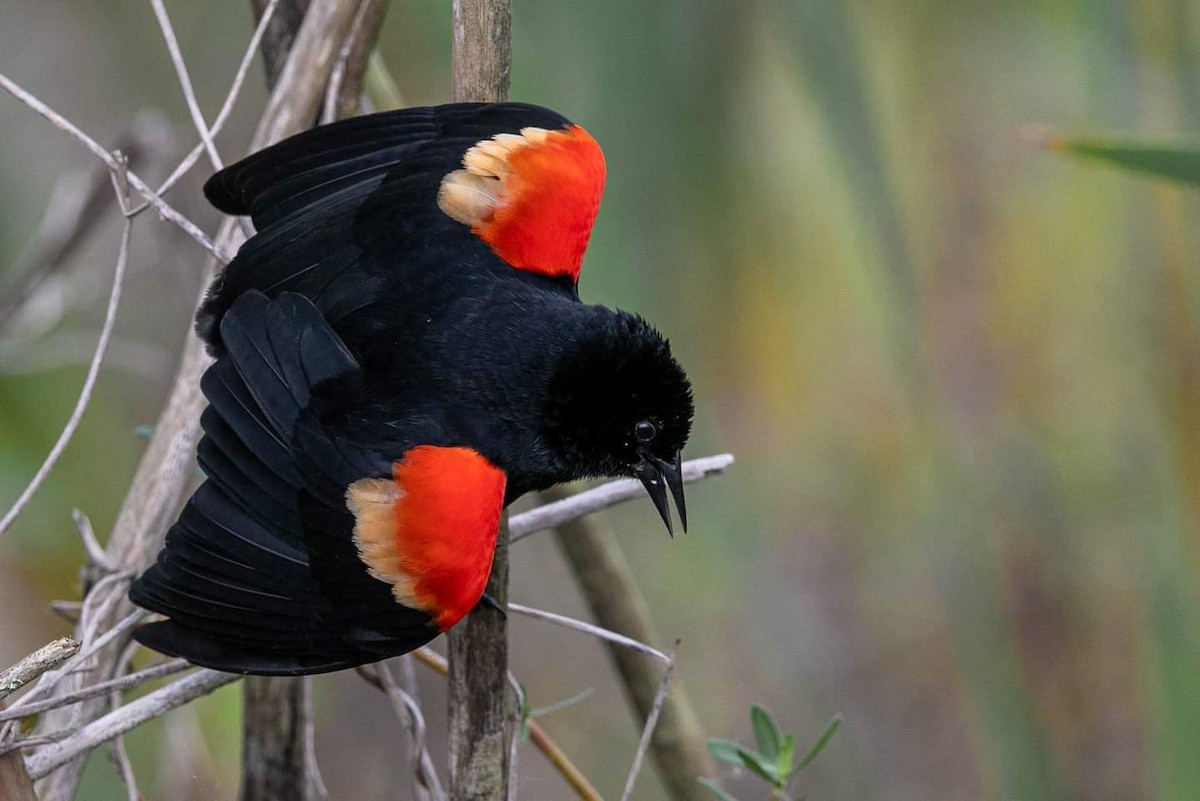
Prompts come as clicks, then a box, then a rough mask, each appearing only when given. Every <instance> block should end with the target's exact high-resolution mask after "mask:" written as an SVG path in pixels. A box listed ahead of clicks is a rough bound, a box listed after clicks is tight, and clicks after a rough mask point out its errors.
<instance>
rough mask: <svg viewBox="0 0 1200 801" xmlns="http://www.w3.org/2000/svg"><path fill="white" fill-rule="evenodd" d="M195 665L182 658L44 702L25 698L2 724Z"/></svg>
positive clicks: (2, 713) (0, 717)
mask: <svg viewBox="0 0 1200 801" xmlns="http://www.w3.org/2000/svg"><path fill="white" fill-rule="evenodd" d="M191 666H192V665H191V664H190V663H189V662H187V661H186V660H183V659H172V660H170V661H168V662H162V663H161V664H158V665H154V666H152V667H148V668H145V669H143V670H139V671H137V672H136V673H129V674H126V675H124V676H121V677H120V678H116V679H110V680H109V681H103V682H100V683H99V684H93V685H91V686H89V687H84V688H83V689H82V690H78V691H77V692H73V693H69V694H67V695H61V696H58V697H56V698H47V699H46V700H44V701H32V702H28V703H26V699H24V698H22V699H21V700H20V701H19V702H18V703H16V704H14V705H13V706H12V708H10V709H5V710H3V711H0V722H3V721H6V720H19V719H21V718H27V717H29V716H30V715H38V714H41V713H42V712H45V711H46V710H48V709H58V708H59V707H61V706H70V705H71V704H77V703H79V702H80V701H86V700H88V699H89V698H98V697H99V696H101V695H105V694H107V693H110V692H113V691H116V690H129V689H132V688H134V687H137V686H140V685H142V684H145V683H146V682H148V681H154V680H155V679H161V678H163V677H164V676H171V675H173V674H175V673H181V672H183V671H185V670H187V669H188V668H190V667H191Z"/></svg>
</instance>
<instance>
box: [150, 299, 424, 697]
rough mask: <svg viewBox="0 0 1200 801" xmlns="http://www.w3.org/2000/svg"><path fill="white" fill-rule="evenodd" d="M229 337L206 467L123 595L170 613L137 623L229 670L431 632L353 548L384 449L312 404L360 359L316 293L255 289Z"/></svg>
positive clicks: (206, 420) (348, 653) (368, 651)
mask: <svg viewBox="0 0 1200 801" xmlns="http://www.w3.org/2000/svg"><path fill="white" fill-rule="evenodd" d="M221 333H222V336H223V338H224V341H225V343H226V345H227V349H228V350H227V353H226V354H225V355H224V356H222V357H221V358H219V359H218V360H217V361H216V362H215V363H214V364H213V365H212V367H210V368H209V370H208V371H207V372H206V374H205V376H204V378H203V380H202V382H201V386H202V388H203V389H204V392H205V394H206V395H207V397H208V399H209V401H210V406H209V408H208V409H207V410H206V411H205V414H204V415H203V417H202V418H201V425H202V427H203V429H204V432H205V436H204V438H203V440H202V441H201V444H200V447H199V457H200V460H201V465H202V466H203V468H204V469H205V471H206V473H207V475H208V480H207V481H206V482H205V483H204V484H203V485H202V486H201V487H200V489H198V490H197V491H196V493H195V494H194V495H193V496H192V498H191V499H190V500H189V501H188V503H187V505H186V507H185V508H184V510H183V513H182V514H181V515H180V518H179V520H178V521H177V522H176V523H175V525H174V526H172V528H171V530H170V531H169V532H168V534H167V540H166V547H165V548H164V549H163V552H162V553H161V554H160V555H159V558H158V561H157V562H156V563H155V564H154V565H153V566H152V567H151V568H150V569H149V570H147V571H146V573H145V574H143V575H142V576H141V577H140V578H139V579H138V580H137V581H136V582H135V583H134V585H133V587H132V588H131V590H130V597H131V598H132V599H133V601H134V602H135V603H137V604H139V605H141V606H143V607H145V608H147V609H150V610H152V611H155V612H159V613H161V614H164V615H167V616H169V617H170V620H168V621H164V622H160V623H153V624H150V625H148V626H145V627H143V628H141V629H139V630H138V632H137V633H136V636H137V638H138V639H139V640H140V641H141V642H143V643H144V644H146V645H148V646H150V647H152V648H155V649H157V650H159V651H162V652H164V653H168V654H173V655H179V656H183V657H185V658H187V659H189V660H191V661H193V662H195V663H197V664H202V665H207V666H209V667H214V668H217V669H221V670H230V671H234V672H253V673H263V674H272V675H276V674H277V675H291V674H297V673H311V672H319V671H323V670H336V669H340V668H345V667H352V666H354V665H358V664H362V663H364V662H368V661H374V660H376V659H378V658H380V656H381V655H387V654H395V653H402V652H404V651H407V650H411V649H412V648H415V647H417V646H418V645H421V644H423V643H424V642H427V641H428V640H430V639H432V638H433V637H434V636H435V635H436V634H437V629H436V628H435V627H433V626H432V625H430V619H429V616H428V615H426V614H425V613H424V612H420V611H417V610H414V609H408V608H406V607H403V606H400V605H399V604H397V603H396V602H395V600H394V598H393V597H392V594H391V588H390V586H389V585H387V584H385V583H384V582H381V581H378V580H376V579H374V578H372V577H371V576H370V575H369V574H368V572H367V570H366V567H365V566H364V565H363V563H362V561H361V559H360V558H359V557H358V554H357V551H356V550H355V547H354V544H353V541H352V538H351V536H350V532H351V530H352V529H353V526H354V519H353V516H352V515H351V514H350V512H349V511H348V510H347V508H346V504H345V490H346V486H347V485H348V484H349V483H351V482H353V481H355V480H357V479H359V478H363V477H365V476H372V475H387V474H388V471H389V470H390V465H391V462H390V461H389V460H388V459H387V458H385V457H384V456H382V455H380V454H379V453H375V452H373V451H365V450H356V449H355V448H354V447H352V446H348V445H346V444H345V443H340V442H335V441H334V438H331V436H330V435H329V433H328V432H327V431H325V429H324V428H323V427H322V424H321V423H320V422H319V420H318V419H317V418H316V417H315V416H314V410H315V409H317V408H320V407H321V406H322V405H328V404H331V403H334V402H335V401H334V400H333V399H330V398H329V397H327V396H329V395H331V394H334V395H336V394H338V393H341V392H344V391H345V390H346V388H347V386H352V385H353V384H354V382H355V381H356V380H357V375H358V372H359V368H358V364H357V362H356V361H355V359H354V357H353V356H352V355H351V354H350V352H349V350H348V349H347V348H346V346H345V344H344V343H343V342H342V341H341V339H339V338H338V336H337V335H336V334H335V333H334V332H333V330H332V329H331V328H330V326H329V323H328V322H327V321H326V320H325V318H324V317H323V316H322V315H321V312H320V310H319V309H318V308H317V307H316V306H315V305H314V304H313V303H312V302H311V301H309V300H308V299H306V298H304V297H302V296H300V295H297V294H294V293H284V294H282V295H281V296H280V297H279V298H278V299H277V300H274V301H272V300H269V299H268V298H267V297H266V296H264V295H262V294H260V293H256V292H251V293H248V294H246V295H243V296H242V297H240V298H239V299H238V300H237V301H236V302H235V303H234V304H233V306H232V308H231V309H230V311H229V313H228V314H226V315H225V316H224V318H223V320H222V322H221Z"/></svg>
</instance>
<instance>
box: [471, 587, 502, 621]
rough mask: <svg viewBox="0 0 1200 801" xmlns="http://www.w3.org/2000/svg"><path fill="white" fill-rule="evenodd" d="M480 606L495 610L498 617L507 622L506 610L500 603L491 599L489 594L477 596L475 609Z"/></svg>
mask: <svg viewBox="0 0 1200 801" xmlns="http://www.w3.org/2000/svg"><path fill="white" fill-rule="evenodd" d="M481 606H490V607H491V608H492V609H495V610H496V611H497V612H499V613H500V617H502V618H504V619H505V620H508V610H506V609H505V608H504V607H503V606H501V605H500V602H499V601H497V600H496V599H495V598H493V597H492V595H491V593H487V592H485V593H484V594H483V595H481V596H479V603H477V604H475V608H476V609H479V608H480V607H481Z"/></svg>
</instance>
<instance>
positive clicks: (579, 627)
mask: <svg viewBox="0 0 1200 801" xmlns="http://www.w3.org/2000/svg"><path fill="white" fill-rule="evenodd" d="M508 611H510V612H516V613H517V614H519V615H526V616H527V617H532V618H537V619H538V620H545V621H547V622H550V623H555V624H557V625H559V626H564V627H566V628H568V629H574V630H575V631H580V632H583V633H584V634H591V635H592V636H593V637H599V638H600V639H602V640H608V641H609V642H615V643H616V644H617V645H623V646H625V647H626V648H629V649H631V650H634V651H638V652H640V653H643V654H646V655H648V656H652V657H654V658H655V659H657V660H659V661H661V662H663V663H668V662H670V661H671V657H670V656H668V655H667V654H664V653H663V652H662V651H660V650H658V649H657V648H655V647H654V646H652V645H647V644H646V643H644V642H639V641H637V640H635V639H633V638H631V637H626V636H625V635H624V634H618V633H617V632H615V631H609V630H608V629H604V628H601V627H600V626H595V625H592V624H591V623H587V622H584V621H582V620H576V619H575V618H573V617H567V616H566V615H560V614H557V613H555V612H547V611H546V610H544V609H534V608H533V607H532V606H522V605H521V604H515V603H512V602H511V601H510V602H509V604H508Z"/></svg>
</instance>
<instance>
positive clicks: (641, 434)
mask: <svg viewBox="0 0 1200 801" xmlns="http://www.w3.org/2000/svg"><path fill="white" fill-rule="evenodd" d="M633 433H634V434H635V435H636V436H637V438H638V440H640V441H641V442H649V441H650V440H652V439H654V435H655V434H657V433H658V429H657V428H655V427H654V423H651V422H650V421H649V420H643V421H641V422H640V423H638V424H637V425H636V426H634V427H633Z"/></svg>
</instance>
